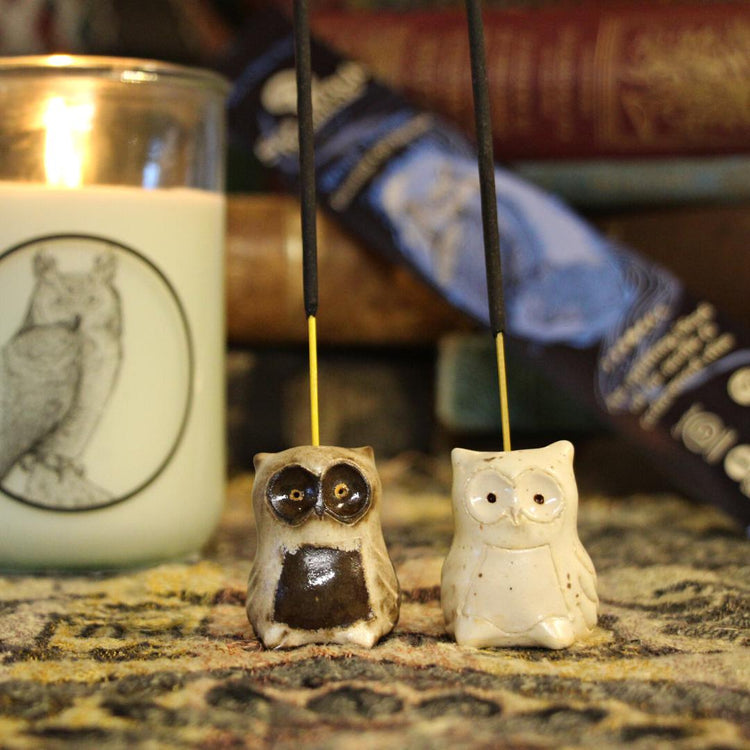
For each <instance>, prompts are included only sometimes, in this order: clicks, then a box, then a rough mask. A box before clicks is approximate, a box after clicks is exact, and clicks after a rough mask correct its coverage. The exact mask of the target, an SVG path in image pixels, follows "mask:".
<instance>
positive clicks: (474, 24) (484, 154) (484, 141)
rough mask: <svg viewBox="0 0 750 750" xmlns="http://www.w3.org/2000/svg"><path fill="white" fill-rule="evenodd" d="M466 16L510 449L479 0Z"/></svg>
mask: <svg viewBox="0 0 750 750" xmlns="http://www.w3.org/2000/svg"><path fill="white" fill-rule="evenodd" d="M466 16H467V20H468V26H469V53H470V55H471V83H472V90H473V92H474V120H475V123H476V137H477V153H478V166H479V190H480V196H481V202H482V231H483V233H484V260H485V266H486V269H487V299H488V302H489V314H490V327H491V328H492V333H493V336H494V337H495V344H496V348H497V366H498V378H499V381H500V407H501V419H502V428H503V445H504V449H505V450H510V424H509V417H508V386H507V377H506V372H505V347H504V333H505V302H504V298H503V272H502V264H501V258H500V232H499V229H498V224H497V196H496V194H495V160H494V156H493V153H492V123H491V118H490V103H489V93H488V86H487V66H486V63H485V59H486V55H485V50H484V30H483V27H482V12H481V7H480V0H466Z"/></svg>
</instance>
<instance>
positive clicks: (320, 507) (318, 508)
mask: <svg viewBox="0 0 750 750" xmlns="http://www.w3.org/2000/svg"><path fill="white" fill-rule="evenodd" d="M313 510H315V515H316V516H317V517H318V518H323V514H324V513H325V512H326V506H325V505H324V504H323V498H320V499H319V500H318V502H317V503H315V508H314V509H313Z"/></svg>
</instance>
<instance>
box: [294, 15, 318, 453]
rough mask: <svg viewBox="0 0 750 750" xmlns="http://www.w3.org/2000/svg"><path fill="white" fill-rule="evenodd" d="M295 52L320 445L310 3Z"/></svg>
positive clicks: (314, 409) (298, 21)
mask: <svg viewBox="0 0 750 750" xmlns="http://www.w3.org/2000/svg"><path fill="white" fill-rule="evenodd" d="M294 52H295V60H296V65H295V68H296V73H297V122H298V128H299V130H298V139H299V173H300V204H301V218H302V284H303V288H304V299H305V313H306V315H307V323H308V345H309V350H310V417H311V427H312V444H313V445H318V444H319V442H320V440H319V426H318V357H317V335H316V326H315V316H316V315H317V312H318V245H317V236H316V225H315V213H316V212H315V149H314V143H313V141H314V137H315V131H314V127H313V115H312V83H311V80H312V73H311V63H310V21H309V12H308V7H307V0H294Z"/></svg>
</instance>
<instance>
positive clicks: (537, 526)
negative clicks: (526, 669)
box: [441, 441, 598, 649]
mask: <svg viewBox="0 0 750 750" xmlns="http://www.w3.org/2000/svg"><path fill="white" fill-rule="evenodd" d="M452 461H453V515H454V523H455V533H454V537H453V542H452V545H451V548H450V551H449V553H448V556H447V558H446V560H445V563H444V565H443V571H442V583H441V601H442V607H443V614H444V617H445V622H446V626H447V629H448V632H449V633H451V634H452V635H453V636H454V637H455V639H456V641H457V642H458V644H459V645H462V646H473V647H476V648H482V647H488V646H542V647H546V648H551V649H560V648H565V647H567V646H570V645H571V644H572V643H573V642H574V641H576V640H578V639H579V638H581V637H583V636H585V635H586V634H588V633H589V632H590V631H591V630H592V629H593V628H594V626H595V625H596V620H597V609H598V597H597V593H596V573H595V571H594V566H593V564H592V563H591V559H590V558H589V556H588V554H587V552H586V550H585V549H584V548H583V545H582V544H581V542H580V540H579V538H578V531H577V526H576V522H577V511H578V491H577V488H576V481H575V476H574V474H573V445H572V444H571V443H569V442H568V441H559V442H556V443H553V444H552V445H549V446H547V447H544V448H537V449H529V450H515V451H506V452H499V453H490V452H477V451H470V450H464V449H462V448H455V449H454V450H453V452H452Z"/></svg>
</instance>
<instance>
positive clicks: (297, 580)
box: [274, 545, 372, 630]
mask: <svg viewBox="0 0 750 750" xmlns="http://www.w3.org/2000/svg"><path fill="white" fill-rule="evenodd" d="M371 616H372V611H371V609H370V597H369V595H368V593H367V585H366V584H365V574H364V570H363V568H362V556H361V555H360V553H359V551H358V550H340V549H334V548H332V547H315V546H313V545H303V546H302V547H299V548H298V549H296V550H294V552H289V551H285V552H284V560H283V563H282V569H281V576H280V577H279V583H278V586H277V587H276V600H275V605H274V620H275V621H276V622H283V623H286V624H287V625H289V626H290V627H292V628H299V629H301V630H319V629H321V628H342V627H346V626H348V625H352V624H353V623H355V622H357V621H358V620H366V619H369V618H370V617H371Z"/></svg>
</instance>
